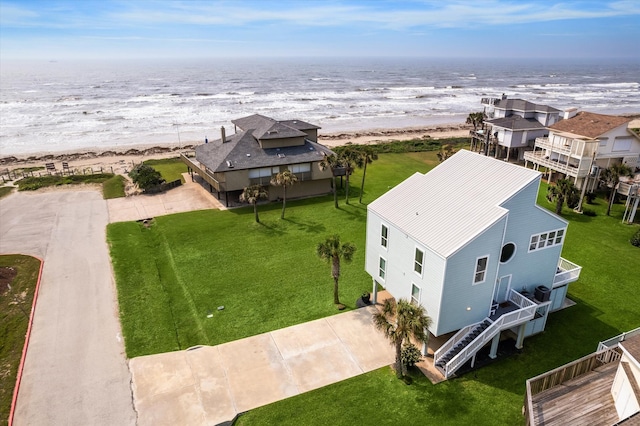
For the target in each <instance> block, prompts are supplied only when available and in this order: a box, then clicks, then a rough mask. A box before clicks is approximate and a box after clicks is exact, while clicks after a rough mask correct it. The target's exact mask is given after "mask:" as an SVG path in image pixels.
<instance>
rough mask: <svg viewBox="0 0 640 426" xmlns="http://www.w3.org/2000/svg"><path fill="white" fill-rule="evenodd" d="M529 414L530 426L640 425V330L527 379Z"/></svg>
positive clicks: (601, 344) (527, 407)
mask: <svg viewBox="0 0 640 426" xmlns="http://www.w3.org/2000/svg"><path fill="white" fill-rule="evenodd" d="M524 415H525V420H526V424H527V425H528V426H534V425H550V424H554V425H556V424H557V425H566V424H585V425H587V424H588V425H595V424H599V425H630V426H631V425H638V424H640V328H637V329H635V330H632V331H629V332H627V333H623V334H621V335H619V336H616V337H614V338H611V339H609V340H606V341H604V342H600V344H599V345H598V349H597V350H596V352H594V353H592V354H590V355H587V356H585V357H583V358H580V359H578V360H576V361H573V362H571V363H569V364H566V365H563V366H561V367H558V368H556V369H554V370H551V371H548V372H546V373H543V374H541V375H539V376H536V377H533V378H531V379H529V380H527V383H526V397H525V405H524Z"/></svg>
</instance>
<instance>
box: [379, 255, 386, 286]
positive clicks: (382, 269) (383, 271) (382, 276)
mask: <svg viewBox="0 0 640 426" xmlns="http://www.w3.org/2000/svg"><path fill="white" fill-rule="evenodd" d="M382 260H384V268H383V267H382V265H381V261H382ZM380 272H382V275H381V274H380ZM386 276H387V259H385V258H384V257H382V256H378V278H380V279H381V280H382V281H384V280H385V278H386Z"/></svg>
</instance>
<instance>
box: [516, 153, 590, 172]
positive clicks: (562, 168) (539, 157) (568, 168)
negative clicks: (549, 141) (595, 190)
mask: <svg viewBox="0 0 640 426" xmlns="http://www.w3.org/2000/svg"><path fill="white" fill-rule="evenodd" d="M524 160H525V161H531V162H532V163H534V164H537V165H539V166H544V167H546V168H548V169H551V170H555V171H557V172H560V173H564V174H566V175H567V176H571V177H584V176H586V175H588V174H589V169H588V167H586V166H585V167H583V168H582V169H581V168H579V167H576V166H573V165H570V164H568V163H567V162H566V161H562V160H557V159H553V160H552V159H549V157H548V156H547V155H546V154H545V152H544V151H527V152H525V153H524ZM584 163H585V164H587V162H584Z"/></svg>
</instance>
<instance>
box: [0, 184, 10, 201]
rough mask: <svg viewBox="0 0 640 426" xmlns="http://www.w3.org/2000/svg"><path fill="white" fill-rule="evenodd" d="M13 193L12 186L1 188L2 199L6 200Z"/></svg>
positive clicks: (0, 195)
mask: <svg viewBox="0 0 640 426" xmlns="http://www.w3.org/2000/svg"><path fill="white" fill-rule="evenodd" d="M12 192H13V187H12V186H0V198H4V197H6V196H7V195H9V194H11V193H12Z"/></svg>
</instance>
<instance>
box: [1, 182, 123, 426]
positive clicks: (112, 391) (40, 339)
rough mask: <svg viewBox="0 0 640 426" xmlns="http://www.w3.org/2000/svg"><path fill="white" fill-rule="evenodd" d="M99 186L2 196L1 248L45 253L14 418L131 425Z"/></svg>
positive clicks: (46, 422)
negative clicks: (87, 188) (80, 189)
mask: <svg viewBox="0 0 640 426" xmlns="http://www.w3.org/2000/svg"><path fill="white" fill-rule="evenodd" d="M107 222H108V214H107V203H106V202H105V201H104V200H103V199H102V194H100V193H99V192H97V191H91V190H89V191H55V192H49V193H15V194H12V195H10V196H8V197H6V198H4V199H2V200H0V253H2V254H9V253H22V254H28V255H36V256H39V257H41V258H42V259H44V269H43V275H42V281H41V287H40V294H39V297H38V304H37V307H36V312H35V317H34V323H33V329H32V334H31V340H30V343H29V350H28V352H27V357H26V362H25V366H24V373H23V376H22V383H21V385H20V393H19V395H18V401H17V409H16V412H15V421H14V424H15V425H132V424H135V421H136V413H135V411H134V407H133V402H132V394H131V386H130V380H131V377H130V374H129V369H128V367H127V361H126V358H125V355H124V346H123V342H122V338H121V334H120V323H119V321H118V312H117V303H116V293H115V286H114V282H113V278H112V277H113V274H112V271H111V264H110V261H109V255H108V250H107V244H106V235H105V227H106V225H107Z"/></svg>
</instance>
